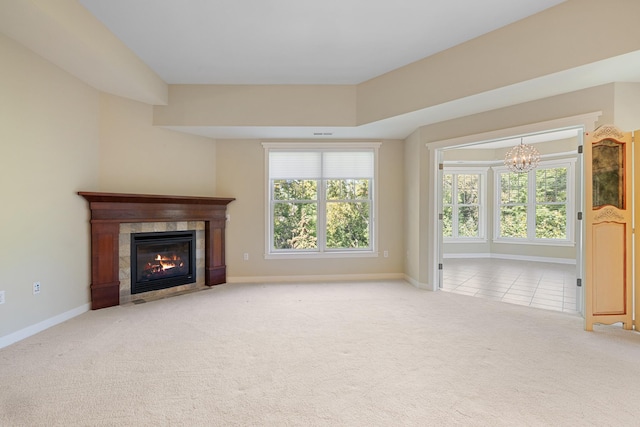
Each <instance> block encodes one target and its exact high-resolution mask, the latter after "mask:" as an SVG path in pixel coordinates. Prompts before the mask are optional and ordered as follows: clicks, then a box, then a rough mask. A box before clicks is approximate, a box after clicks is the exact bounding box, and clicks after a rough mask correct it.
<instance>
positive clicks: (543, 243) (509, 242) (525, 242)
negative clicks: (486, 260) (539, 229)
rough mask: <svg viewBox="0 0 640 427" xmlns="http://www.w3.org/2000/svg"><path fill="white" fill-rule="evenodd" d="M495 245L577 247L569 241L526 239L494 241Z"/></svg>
mask: <svg viewBox="0 0 640 427" xmlns="http://www.w3.org/2000/svg"><path fill="white" fill-rule="evenodd" d="M493 243H499V244H507V245H530V246H566V247H572V246H575V245H576V244H575V242H571V241H569V240H560V241H552V240H546V241H545V240H526V239H494V240H493Z"/></svg>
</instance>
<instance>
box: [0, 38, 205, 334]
mask: <svg viewBox="0 0 640 427" xmlns="http://www.w3.org/2000/svg"><path fill="white" fill-rule="evenodd" d="M0 62H1V63H2V67H0V93H2V96H1V97H0V141H2V144H3V147H2V148H3V150H2V155H1V156H0V182H1V183H2V186H3V189H2V209H0V224H2V226H1V231H2V237H1V241H2V244H1V245H0V291H5V299H6V302H5V304H2V305H0V344H2V342H3V337H7V336H10V335H13V334H18V335H20V334H22V333H23V332H20V331H24V330H30V331H34V330H35V331H37V330H39V329H41V328H42V327H46V325H50V322H55V320H52V319H55V318H56V317H58V318H59V317H60V316H62V317H64V316H66V315H67V314H68V313H75V314H78V313H79V312H82V311H83V310H86V309H88V303H89V284H90V281H91V279H90V234H89V232H90V224H89V210H88V206H87V202H86V201H85V200H84V199H83V198H82V197H80V196H78V195H77V192H78V191H108V192H127V193H152V194H153V193H156V194H178V195H203V196H214V195H216V173H215V163H216V154H215V147H216V143H215V141H213V140H211V139H208V138H203V137H198V136H193V135H186V134H181V133H177V132H173V131H169V130H165V129H161V128H155V127H153V126H152V124H151V120H152V107H151V106H150V105H147V104H143V103H139V102H136V101H130V100H126V99H124V98H119V97H116V96H113V95H106V94H103V93H100V92H99V91H97V90H96V89H93V88H91V87H89V86H87V85H86V84H84V83H82V82H81V81H80V80H79V79H77V78H76V77H73V76H71V75H70V74H68V73H66V72H65V71H62V70H61V69H60V68H58V67H57V66H55V65H53V64H51V63H49V62H48V61H46V60H45V59H43V58H42V57H40V56H38V55H36V54H34V53H33V52H31V51H30V50H28V49H26V48H25V47H23V46H21V45H19V44H17V43H15V42H14V41H12V40H11V39H9V38H8V37H5V36H4V35H1V34H0ZM35 281H39V282H41V287H42V288H41V292H40V294H39V295H33V293H32V284H33V282H35ZM39 324H40V325H45V326H42V327H41V326H38V325H39ZM33 328H35V329H33ZM24 333H29V332H24ZM31 333H32V332H31Z"/></svg>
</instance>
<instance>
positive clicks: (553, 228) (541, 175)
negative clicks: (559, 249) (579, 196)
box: [494, 159, 575, 244]
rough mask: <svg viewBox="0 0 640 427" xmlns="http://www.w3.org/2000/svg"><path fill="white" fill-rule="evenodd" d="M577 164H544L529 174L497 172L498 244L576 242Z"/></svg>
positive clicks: (563, 162)
mask: <svg viewBox="0 0 640 427" xmlns="http://www.w3.org/2000/svg"><path fill="white" fill-rule="evenodd" d="M574 163H575V162H574V160H573V159H571V160H564V161H549V162H542V163H540V165H539V166H538V167H537V168H536V169H534V170H531V171H529V172H526V173H514V172H510V171H508V170H507V169H506V168H496V170H495V189H496V191H495V194H496V215H495V216H494V217H495V221H496V223H495V227H494V230H495V240H496V241H510V242H517V241H522V242H527V243H532V242H537V243H545V242H547V243H553V244H562V243H566V244H571V243H572V242H573V233H574V227H573V221H571V220H570V219H571V218H573V212H574V201H573V200H574V197H573V194H572V189H573V188H574V184H573V180H574Z"/></svg>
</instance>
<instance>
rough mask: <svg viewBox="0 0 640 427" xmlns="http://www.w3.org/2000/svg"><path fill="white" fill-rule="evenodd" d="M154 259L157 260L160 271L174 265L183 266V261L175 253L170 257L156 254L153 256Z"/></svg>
mask: <svg viewBox="0 0 640 427" xmlns="http://www.w3.org/2000/svg"><path fill="white" fill-rule="evenodd" d="M155 261H158V264H157V267H159V269H161V270H162V271H166V270H170V269H172V268H176V267H184V262H182V260H181V259H180V257H178V256H177V255H173V256H172V257H163V256H162V255H160V254H158V255H157V256H156V258H155Z"/></svg>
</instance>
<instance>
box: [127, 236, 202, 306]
mask: <svg viewBox="0 0 640 427" xmlns="http://www.w3.org/2000/svg"><path fill="white" fill-rule="evenodd" d="M195 241H196V233H195V230H189V231H168V232H155V233H133V234H131V293H132V294H139V293H142V292H149V291H156V290H160V289H167V288H171V287H174V286H180V285H185V284H188V283H195V282H196V268H195V267H196V250H195Z"/></svg>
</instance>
